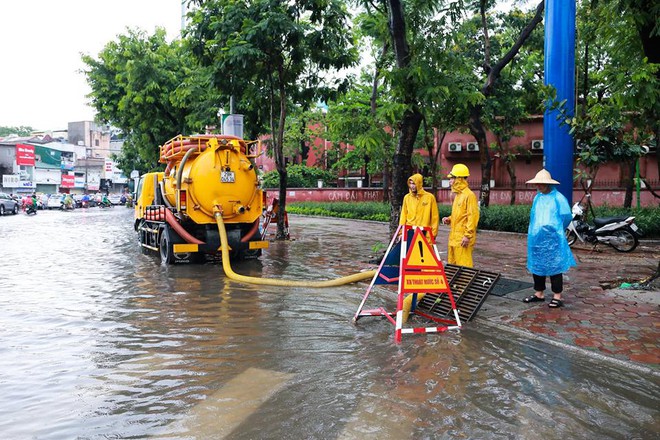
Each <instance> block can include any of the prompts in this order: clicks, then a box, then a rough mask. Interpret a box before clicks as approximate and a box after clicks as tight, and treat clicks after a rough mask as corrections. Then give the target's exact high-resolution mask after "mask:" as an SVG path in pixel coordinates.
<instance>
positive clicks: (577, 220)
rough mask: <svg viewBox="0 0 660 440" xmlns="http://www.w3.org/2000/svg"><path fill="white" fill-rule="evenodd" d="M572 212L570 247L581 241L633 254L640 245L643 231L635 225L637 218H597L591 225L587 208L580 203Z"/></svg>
mask: <svg viewBox="0 0 660 440" xmlns="http://www.w3.org/2000/svg"><path fill="white" fill-rule="evenodd" d="M587 200H588V199H587ZM571 212H572V214H573V220H572V221H571V223H570V224H569V225H568V227H567V228H566V239H567V240H568V245H569V246H573V244H575V243H576V242H577V241H578V240H580V241H581V242H582V243H591V244H593V245H594V246H595V245H597V244H598V243H605V244H608V245H610V246H612V247H613V248H614V249H616V250H617V251H619V252H632V251H633V250H635V248H636V247H637V245H638V244H639V238H640V237H641V236H642V231H641V230H640V229H639V227H638V226H637V225H636V224H635V217H632V216H623V217H596V218H594V221H593V223H594V224H593V225H590V224H589V223H587V222H586V216H585V206H583V205H582V204H581V203H580V202H577V203H576V204H575V205H573V209H572V210H571Z"/></svg>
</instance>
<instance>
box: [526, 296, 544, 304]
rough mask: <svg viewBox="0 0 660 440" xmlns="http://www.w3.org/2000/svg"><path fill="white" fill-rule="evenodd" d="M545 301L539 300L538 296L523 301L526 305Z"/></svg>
mask: <svg viewBox="0 0 660 440" xmlns="http://www.w3.org/2000/svg"><path fill="white" fill-rule="evenodd" d="M543 301H545V298H539V297H538V296H536V295H530V296H528V297H527V298H525V299H523V302H524V303H535V302H543Z"/></svg>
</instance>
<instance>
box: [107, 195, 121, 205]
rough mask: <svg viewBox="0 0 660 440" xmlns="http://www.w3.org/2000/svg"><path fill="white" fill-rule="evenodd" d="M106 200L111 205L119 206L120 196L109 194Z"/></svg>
mask: <svg viewBox="0 0 660 440" xmlns="http://www.w3.org/2000/svg"><path fill="white" fill-rule="evenodd" d="M108 200H110V203H112V204H113V205H121V196H120V195H119V194H110V195H109V196H108Z"/></svg>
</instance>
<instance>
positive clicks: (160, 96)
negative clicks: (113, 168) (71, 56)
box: [82, 29, 217, 175]
mask: <svg viewBox="0 0 660 440" xmlns="http://www.w3.org/2000/svg"><path fill="white" fill-rule="evenodd" d="M165 37H166V34H165V31H164V30H163V29H157V30H156V32H155V33H154V34H153V35H147V34H146V33H144V32H142V31H135V30H129V31H128V33H127V34H125V35H119V36H118V38H117V41H111V42H109V43H108V44H106V46H105V47H104V48H103V50H102V51H101V52H100V53H99V54H98V57H97V58H94V57H92V56H90V55H84V56H83V57H82V59H83V62H84V63H85V65H86V69H85V71H84V73H85V74H86V76H87V82H88V84H89V85H90V87H91V89H92V92H91V93H90V95H89V96H90V98H91V101H92V106H93V107H94V108H95V109H96V111H97V119H99V120H100V121H101V122H105V123H109V124H112V125H113V126H115V127H118V128H120V129H121V130H122V131H123V134H124V137H125V143H124V147H123V151H122V153H121V154H120V155H119V156H118V157H117V162H118V166H119V168H120V169H121V170H122V171H123V172H124V174H126V175H128V174H129V173H130V172H131V170H133V169H136V170H138V171H140V172H145V171H150V170H153V169H154V168H157V167H158V146H159V145H161V144H162V143H164V142H166V141H167V140H169V139H171V138H173V137H174V136H176V135H178V134H190V133H195V132H199V131H201V129H202V128H203V127H204V125H206V124H213V123H214V120H215V117H216V116H215V114H216V112H217V104H213V103H214V102H217V95H216V94H215V93H214V92H213V90H212V89H210V87H209V85H210V78H209V72H208V71H206V70H203V69H197V68H196V64H195V63H194V61H193V59H192V58H191V53H190V52H189V51H188V50H187V49H186V48H185V47H184V46H183V45H182V44H181V42H180V41H174V42H172V43H168V42H167V41H166V39H165Z"/></svg>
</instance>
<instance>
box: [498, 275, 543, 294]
mask: <svg viewBox="0 0 660 440" xmlns="http://www.w3.org/2000/svg"><path fill="white" fill-rule="evenodd" d="M530 287H534V283H530V282H527V281H520V280H512V279H510V278H502V277H500V279H499V280H497V283H495V286H493V289H492V290H491V291H490V294H491V295H495V296H504V295H506V294H508V293H512V292H517V291H519V290H523V289H528V288H530Z"/></svg>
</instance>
